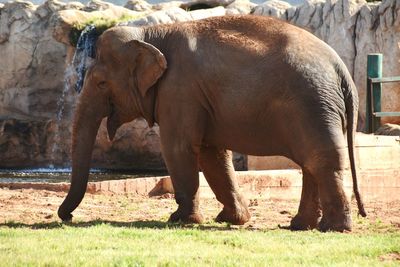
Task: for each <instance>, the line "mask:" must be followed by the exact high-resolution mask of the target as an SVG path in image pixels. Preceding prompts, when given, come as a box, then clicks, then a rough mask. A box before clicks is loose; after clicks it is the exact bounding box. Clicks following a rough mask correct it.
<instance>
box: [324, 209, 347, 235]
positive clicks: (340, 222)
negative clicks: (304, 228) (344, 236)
mask: <svg viewBox="0 0 400 267" xmlns="http://www.w3.org/2000/svg"><path fill="white" fill-rule="evenodd" d="M318 229H319V230H320V231H321V232H327V231H335V232H344V231H351V215H350V213H342V214H336V215H335V216H332V215H331V216H329V215H325V214H324V215H323V216H322V219H321V222H320V223H319V225H318Z"/></svg>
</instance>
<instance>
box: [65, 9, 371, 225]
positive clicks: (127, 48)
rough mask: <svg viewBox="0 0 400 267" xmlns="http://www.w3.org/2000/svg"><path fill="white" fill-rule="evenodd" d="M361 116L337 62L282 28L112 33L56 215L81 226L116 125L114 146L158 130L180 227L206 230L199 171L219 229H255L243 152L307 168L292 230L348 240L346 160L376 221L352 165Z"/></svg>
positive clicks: (243, 19)
mask: <svg viewBox="0 0 400 267" xmlns="http://www.w3.org/2000/svg"><path fill="white" fill-rule="evenodd" d="M357 113H358V95H357V89H356V87H355V84H354V82H353V80H352V78H351V76H350V74H349V72H348V70H347V68H346V66H345V65H344V63H343V62H342V60H341V59H340V58H339V56H338V55H337V54H336V53H335V52H334V50H333V49H332V48H330V47H329V46H328V45H327V44H325V43H324V42H323V41H321V40H320V39H318V38H317V37H315V36H314V35H312V34H311V33H309V32H307V31H306V30H304V29H301V28H299V27H296V26H293V25H291V24H289V23H286V22H284V21H281V20H278V19H274V18H271V17H262V16H254V15H237V16H223V17H214V18H208V19H203V20H198V21H190V22H180V23H175V24H169V25H156V26H144V27H128V26H115V27H112V28H110V29H108V30H106V31H105V32H103V33H102V34H101V35H100V36H99V37H98V39H97V42H96V55H95V60H94V63H93V65H92V66H91V67H90V68H89V69H88V71H87V73H86V75H85V79H84V84H83V89H82V92H81V95H80V97H79V102H78V105H77V108H76V111H75V113H74V122H73V134H72V174H71V187H70V190H69V192H68V194H67V196H66V198H65V200H64V202H63V203H62V204H61V206H60V208H59V210H58V215H59V217H60V218H61V219H62V220H63V221H69V220H71V219H72V214H71V213H72V211H74V209H75V208H76V207H77V206H78V205H79V204H80V202H81V201H82V199H83V197H84V194H85V190H86V186H87V182H88V173H89V168H90V162H91V153H92V150H93V146H94V142H95V137H96V133H97V131H98V128H99V125H100V122H101V121H102V119H103V118H105V117H107V131H108V135H109V139H110V140H111V141H112V139H113V138H114V136H115V134H116V131H117V129H118V128H119V127H120V126H121V125H122V124H124V123H127V122H130V121H132V120H134V119H136V118H144V119H145V120H146V121H147V122H148V124H149V126H150V127H152V126H153V125H154V124H155V123H157V124H158V126H159V129H160V142H161V151H162V156H163V158H164V161H165V164H166V167H167V169H168V172H169V174H170V176H171V179H172V184H173V187H174V190H175V200H176V203H177V204H178V208H177V210H176V211H175V212H173V213H172V214H171V216H170V218H169V220H170V221H172V222H178V221H179V222H183V223H201V222H202V221H203V217H202V214H201V212H200V210H199V169H201V170H202V171H203V173H204V175H205V178H206V180H207V182H208V183H209V185H210V187H211V189H212V190H213V192H214V194H215V196H216V198H217V200H218V201H219V202H221V203H222V204H223V208H222V211H221V212H220V213H219V214H218V215H217V217H216V221H218V222H229V223H231V224H238V225H241V224H244V223H246V222H248V221H249V219H250V213H249V209H248V204H247V201H246V199H245V198H244V197H243V196H242V194H241V193H240V192H239V186H238V183H237V181H236V180H235V172H234V168H233V166H232V161H231V159H232V157H231V153H230V151H232V150H233V151H237V152H240V153H243V154H248V155H257V156H271V155H281V156H285V157H287V158H289V159H292V160H293V161H294V162H296V163H297V164H298V165H299V166H301V168H302V171H303V178H302V179H303V187H302V193H301V200H300V205H299V208H298V212H297V214H296V215H295V216H294V217H293V218H292V220H291V222H290V228H291V229H295V230H307V229H314V228H317V229H319V230H320V231H328V230H329V231H350V230H351V227H352V221H351V211H350V205H349V202H348V200H347V198H346V196H345V193H344V190H343V172H344V169H345V163H346V158H345V156H346V153H348V154H349V159H350V166H351V173H352V178H353V189H354V193H355V196H356V199H357V204H358V209H359V214H361V215H362V216H366V212H365V210H364V205H363V202H362V199H361V196H360V193H359V191H358V187H357V177H356V167H355V159H354V133H355V127H356V123H357V118H356V115H357ZM346 136H347V137H346Z"/></svg>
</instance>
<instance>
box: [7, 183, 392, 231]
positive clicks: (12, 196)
mask: <svg viewBox="0 0 400 267" xmlns="http://www.w3.org/2000/svg"><path fill="white" fill-rule="evenodd" d="M65 194H66V193H64V192H53V191H46V190H35V189H17V190H10V189H7V188H3V189H1V188H0V224H4V223H7V222H15V223H23V224H29V225H31V224H36V223H51V222H54V221H59V219H58V217H57V208H58V206H59V205H60V204H61V202H62V201H63V199H64V197H65ZM353 204H355V203H353ZM297 207H298V201H297V200H279V199H262V198H252V199H250V211H251V214H252V219H251V221H250V222H249V223H247V224H246V225H245V226H244V227H245V228H250V229H277V228H278V227H279V225H281V226H287V225H288V224H289V222H290V219H291V218H292V217H293V216H294V215H295V214H296V211H297ZM176 208H177V205H176V204H175V201H174V199H173V196H172V195H171V194H166V195H164V196H161V197H152V198H149V197H147V196H139V195H133V194H86V195H85V198H84V200H83V202H82V203H81V205H80V206H79V207H78V209H77V210H76V211H75V212H74V220H77V221H92V220H96V219H101V220H103V221H115V222H136V221H161V222H165V221H166V220H167V219H168V216H169V215H170V214H171V213H172V212H173V211H174V210H175V209H176ZM221 208H222V205H221V204H219V203H218V202H217V200H216V199H215V198H203V199H202V200H201V210H202V212H203V214H204V217H205V219H206V221H212V220H213V218H214V217H215V216H216V215H217V214H218V212H219V211H220V210H221ZM366 208H367V212H368V218H367V219H366V220H359V219H357V218H355V220H354V232H360V231H361V232H362V231H364V230H367V229H368V227H369V223H374V224H381V225H382V228H381V229H382V231H386V230H387V229H393V228H394V229H398V230H400V200H399V201H393V202H380V201H369V202H367V203H366ZM356 211H357V208H356V206H355V205H353V213H354V214H356Z"/></svg>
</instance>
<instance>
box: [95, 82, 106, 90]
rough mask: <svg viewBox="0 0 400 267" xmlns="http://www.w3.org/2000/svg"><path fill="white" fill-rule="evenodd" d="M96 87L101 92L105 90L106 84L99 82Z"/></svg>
mask: <svg viewBox="0 0 400 267" xmlns="http://www.w3.org/2000/svg"><path fill="white" fill-rule="evenodd" d="M97 87H98V88H100V89H102V90H106V89H107V83H106V82H104V81H103V82H99V83H98V84H97Z"/></svg>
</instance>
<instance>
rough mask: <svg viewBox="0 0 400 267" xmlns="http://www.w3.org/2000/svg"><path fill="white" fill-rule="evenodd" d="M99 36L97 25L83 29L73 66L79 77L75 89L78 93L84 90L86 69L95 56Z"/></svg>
mask: <svg viewBox="0 0 400 267" xmlns="http://www.w3.org/2000/svg"><path fill="white" fill-rule="evenodd" d="M98 37H99V33H98V31H97V29H96V27H95V26H94V25H89V26H86V28H85V29H84V30H83V31H82V33H81V35H80V37H79V39H78V43H77V45H76V51H75V55H74V57H73V59H72V66H74V68H75V70H76V73H77V77H78V79H77V81H76V84H75V91H77V92H78V93H80V92H81V90H82V86H83V81H84V78H85V73H86V70H87V68H88V67H90V65H91V64H92V63H93V59H94V58H95V54H96V40H97V38H98Z"/></svg>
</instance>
